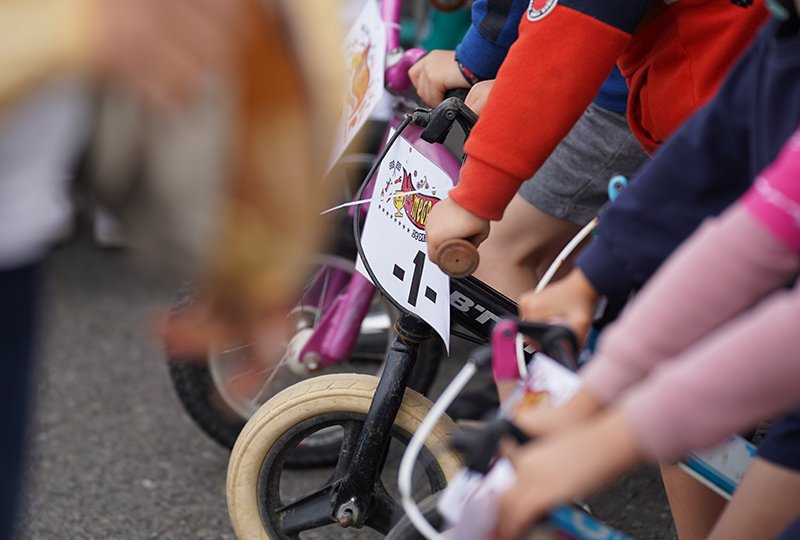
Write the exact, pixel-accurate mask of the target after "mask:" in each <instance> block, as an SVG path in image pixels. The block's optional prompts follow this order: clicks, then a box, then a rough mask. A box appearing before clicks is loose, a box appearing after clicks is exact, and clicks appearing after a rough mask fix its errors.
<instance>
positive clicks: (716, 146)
mask: <svg viewBox="0 0 800 540" xmlns="http://www.w3.org/2000/svg"><path fill="white" fill-rule="evenodd" d="M762 37H763V36H762ZM762 44H763V43H762V41H761V40H759V41H757V42H756V44H755V45H754V46H753V47H751V48H750V49H749V50H748V52H747V53H745V55H744V57H743V58H742V59H741V60H740V61H739V63H738V64H737V65H736V67H735V68H734V70H733V71H732V72H731V74H730V75H729V76H728V78H727V79H726V81H725V83H724V85H723V87H722V88H721V89H720V92H719V93H718V94H717V96H716V97H715V98H714V100H713V101H711V102H710V103H709V104H708V105H706V106H705V107H704V108H702V109H701V110H700V111H698V112H697V113H696V114H695V115H694V116H692V117H691V118H690V119H689V120H688V121H687V122H686V124H684V125H683V127H681V128H680V129H679V130H678V131H677V132H676V133H675V135H673V136H672V137H671V138H670V139H669V140H668V141H667V143H665V144H664V146H663V147H662V148H661V149H660V150H659V151H658V152H657V153H656V155H655V156H654V157H653V159H652V160H651V161H650V162H649V163H648V164H647V165H645V166H644V168H643V169H642V170H641V172H640V173H639V174H638V175H637V176H636V178H635V180H634V181H633V182H631V184H630V186H629V187H628V188H627V189H626V190H625V191H623V192H622V193H621V194H620V196H619V197H618V198H617V200H616V201H614V203H613V204H611V205H609V206H608V207H607V208H606V209H605V210H604V211H603V212H602V213H601V215H600V225H599V227H598V233H599V234H598V238H596V239H595V241H594V242H592V244H591V245H590V246H589V247H588V248H587V249H586V250H585V251H584V252H583V253H582V254H581V256H580V257H579V258H578V267H579V268H580V269H581V271H582V272H583V273H584V275H585V276H586V277H587V279H588V280H589V282H590V283H592V285H593V286H594V287H595V289H596V290H597V291H598V293H600V294H603V295H606V296H609V297H611V298H616V297H621V296H624V295H627V294H628V293H629V292H630V291H632V290H635V289H638V288H639V287H641V286H642V285H643V284H644V283H645V282H646V281H647V280H648V279H649V278H650V276H651V275H652V274H653V273H654V272H655V271H656V270H657V269H658V267H659V266H660V265H661V263H662V262H663V261H664V260H665V259H666V258H667V257H668V256H669V255H670V253H672V251H673V250H674V249H675V248H676V247H678V245H679V244H681V243H682V242H683V241H684V240H685V239H686V238H687V237H688V236H689V235H691V234H692V232H693V231H694V230H695V229H696V228H697V227H698V226H699V225H700V223H701V222H702V221H703V220H704V219H705V218H707V217H709V216H712V215H716V214H718V213H720V212H722V211H723V210H724V209H725V208H726V207H728V206H729V205H731V204H732V203H733V202H734V201H735V200H736V199H737V198H739V197H740V196H741V195H742V194H743V193H744V192H745V191H746V190H747V188H748V187H749V186H750V184H751V182H752V179H753V177H752V170H753V167H752V164H751V161H752V155H753V149H752V148H751V137H750V127H749V126H750V124H751V121H752V115H753V114H754V105H753V102H754V101H756V100H757V96H756V92H755V90H754V89H755V88H756V87H757V84H758V73H759V64H760V63H761V62H760V56H759V53H758V51H757V49H758V48H759V45H762Z"/></svg>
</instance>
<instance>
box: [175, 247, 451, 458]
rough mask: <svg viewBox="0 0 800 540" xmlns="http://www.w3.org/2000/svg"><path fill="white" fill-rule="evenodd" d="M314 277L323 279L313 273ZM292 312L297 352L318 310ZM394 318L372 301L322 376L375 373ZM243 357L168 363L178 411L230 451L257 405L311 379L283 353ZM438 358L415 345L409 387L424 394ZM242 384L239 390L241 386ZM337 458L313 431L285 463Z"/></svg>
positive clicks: (342, 265) (245, 349) (322, 262)
mask: <svg viewBox="0 0 800 540" xmlns="http://www.w3.org/2000/svg"><path fill="white" fill-rule="evenodd" d="M316 263H317V265H318V266H320V267H327V268H334V269H339V270H346V271H347V272H349V273H352V271H353V263H352V262H351V261H350V260H348V259H345V258H343V257H341V256H339V255H321V256H319V257H318V258H317V261H316ZM315 277H316V279H324V276H320V275H319V273H318V274H316V275H315ZM188 305H191V296H190V295H189V294H188V293H185V294H183V295H180V296H179V299H178V301H177V302H176V305H175V309H176V310H180V309H186V307H187V306H188ZM298 309H299V311H300V314H299V315H300V316H301V317H302V318H303V320H304V322H303V324H300V325H298V327H297V328H298V330H297V333H296V334H295V335H294V336H293V337H292V340H291V341H290V342H289V344H291V347H293V350H294V351H296V352H299V351H300V349H301V348H302V346H303V344H304V340H308V338H309V337H310V335H311V330H312V329H313V327H314V325H315V324H316V322H318V320H319V316H320V310H319V308H318V306H313V305H304V306H302V307H300V308H296V310H295V311H297V310H298ZM394 318H395V315H394V312H393V309H392V308H391V306H390V305H389V304H388V303H387V302H385V301H384V300H382V299H380V298H376V300H375V301H374V302H373V305H372V307H371V308H370V311H369V313H368V314H367V316H366V317H365V319H364V321H363V322H362V325H361V333H360V335H359V339H358V342H357V343H356V347H355V350H354V351H353V356H352V357H351V358H350V359H348V360H346V361H344V362H340V363H337V364H334V365H332V366H330V367H328V368H327V369H326V370H325V373H368V374H377V373H380V370H381V369H382V368H383V362H384V360H385V358H386V351H387V350H388V347H389V345H390V344H391V340H392V338H393V335H394V334H393V330H392V326H393V323H394ZM289 344H285V345H286V346H289ZM249 353H250V348H249V346H248V345H246V344H243V345H241V346H233V347H228V348H226V349H224V350H220V349H212V350H209V352H208V354H207V355H206V357H205V358H193V359H187V358H179V357H170V358H169V359H168V365H169V373H170V377H171V379H172V383H173V386H174V388H175V391H176V393H177V395H178V398H179V399H180V401H181V404H182V405H183V407H184V409H185V410H186V412H187V413H188V414H189V416H190V417H191V418H192V419H193V420H194V422H195V423H196V424H197V425H198V426H199V427H200V428H201V429H202V430H203V431H204V432H205V433H206V434H207V435H208V436H209V437H211V438H212V439H214V440H215V441H217V442H218V443H220V444H221V445H222V446H225V447H227V448H232V447H233V444H234V443H235V442H236V438H237V437H238V435H239V432H240V431H241V429H242V428H243V427H244V425H245V423H246V422H247V420H248V419H249V418H250V417H251V416H252V415H253V414H255V412H256V411H257V410H258V409H259V407H260V406H261V405H263V404H264V403H265V402H266V401H267V400H269V399H270V398H272V397H273V396H274V395H275V394H277V393H278V392H280V391H281V390H283V389H284V388H287V387H289V386H291V385H293V384H295V383H297V382H300V381H302V380H304V379H305V378H307V377H311V376H313V374H306V375H300V374H297V373H295V372H294V371H293V370H292V369H290V366H289V362H291V361H296V359H295V358H291V355H286V356H285V357H284V360H285V361H282V362H281V363H280V364H278V365H277V366H275V367H274V369H270V370H265V369H263V368H262V367H261V366H260V364H259V363H258V362H257V361H253V359H252V358H251V357H250V355H249ZM441 355H442V345H441V342H440V341H439V340H438V339H432V340H429V341H428V342H426V343H424V344H423V345H422V346H421V348H420V352H419V356H418V358H417V363H416V365H415V366H414V370H413V371H412V372H411V378H410V381H409V386H410V387H411V388H413V389H415V390H417V391H419V392H422V393H425V392H427V391H428V389H429V388H430V386H431V384H432V383H433V380H434V379H435V377H436V373H437V371H438V367H439V361H440V358H441ZM242 380H246V381H247V385H248V388H247V389H246V390H245V391H243V389H242V387H241V382H242ZM237 385H238V386H237ZM234 387H236V388H235V389H234ZM337 456H338V441H337V439H336V436H332V435H330V434H328V435H326V434H324V433H318V434H316V435H315V436H313V437H309V438H308V440H306V441H304V442H303V444H302V445H301V446H299V447H298V448H297V452H296V453H295V454H293V455H292V456H291V457H290V459H289V462H288V464H289V466H294V467H310V466H317V465H324V464H326V463H329V462H331V461H335V460H336V457H337Z"/></svg>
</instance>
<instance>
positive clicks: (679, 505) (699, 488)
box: [661, 463, 755, 540]
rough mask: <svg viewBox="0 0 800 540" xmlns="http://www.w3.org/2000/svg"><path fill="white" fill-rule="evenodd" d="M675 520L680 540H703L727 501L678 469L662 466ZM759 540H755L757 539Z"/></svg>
mask: <svg viewBox="0 0 800 540" xmlns="http://www.w3.org/2000/svg"><path fill="white" fill-rule="evenodd" d="M661 478H662V479H663V481H664V488H665V489H666V491H667V498H668V499H669V506H670V509H671V510H672V519H673V520H674V521H675V530H676V531H677V533H678V538H679V539H680V540H703V539H705V538H707V537H708V533H709V532H710V531H711V529H712V528H713V527H714V523H716V521H717V518H719V515H720V513H722V510H723V509H724V508H725V504H726V501H725V499H723V498H722V497H720V496H719V495H717V494H716V493H714V492H713V491H711V490H710V489H708V488H707V487H705V486H704V485H703V484H701V483H700V482H698V481H697V480H695V479H694V478H692V477H690V476H689V475H687V474H686V473H684V472H683V471H682V470H680V469H679V468H678V467H677V466H676V465H669V464H667V463H662V464H661ZM754 538H755V537H754Z"/></svg>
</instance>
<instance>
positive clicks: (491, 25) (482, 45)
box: [456, 0, 628, 113]
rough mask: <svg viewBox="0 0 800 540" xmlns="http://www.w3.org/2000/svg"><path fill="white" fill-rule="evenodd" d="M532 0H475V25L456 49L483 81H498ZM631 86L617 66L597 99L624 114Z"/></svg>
mask: <svg viewBox="0 0 800 540" xmlns="http://www.w3.org/2000/svg"><path fill="white" fill-rule="evenodd" d="M528 3H529V0H475V1H474V2H473V3H472V25H471V26H470V27H469V30H467V33H466V34H465V35H464V38H463V39H462V40H461V43H460V44H459V45H458V47H456V58H457V59H458V61H459V62H461V63H462V64H464V65H465V66H466V67H467V69H469V70H470V71H471V72H472V73H474V74H475V75H476V76H478V77H479V78H481V79H494V78H495V76H496V75H497V70H498V69H500V64H502V63H503V59H504V58H505V57H506V54H507V53H508V49H509V47H511V45H512V44H513V43H514V41H516V39H517V34H518V32H519V23H520V20H521V19H522V17H523V15H524V14H525V10H526V9H527V8H528ZM627 101H628V86H627V84H626V83H625V78H624V77H623V76H622V74H621V73H620V72H619V69H617V67H616V66H614V69H613V70H612V71H611V74H610V75H609V77H608V79H606V82H605V83H603V86H602V87H601V88H600V91H599V92H598V93H597V97H596V98H595V101H594V102H595V104H597V105H598V106H600V107H603V108H604V109H608V110H611V111H615V112H618V113H624V112H625V111H626V109H627V105H628V104H627Z"/></svg>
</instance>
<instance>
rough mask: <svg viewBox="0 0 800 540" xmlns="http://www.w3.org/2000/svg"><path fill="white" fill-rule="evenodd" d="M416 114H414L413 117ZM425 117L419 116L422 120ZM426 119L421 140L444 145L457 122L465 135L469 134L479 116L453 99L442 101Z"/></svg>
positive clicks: (459, 101) (456, 99)
mask: <svg viewBox="0 0 800 540" xmlns="http://www.w3.org/2000/svg"><path fill="white" fill-rule="evenodd" d="M416 112H417V111H415V112H414V114H415V113H416ZM414 114H412V117H413V116H414ZM423 117H424V115H419V118H420V120H422V119H423ZM424 119H425V120H426V125H425V128H424V129H423V130H422V133H421V134H420V138H421V139H422V140H424V141H426V142H429V143H443V142H444V140H445V138H446V137H447V134H448V133H449V132H450V129H451V128H452V127H453V124H454V123H455V122H458V124H459V125H460V126H461V129H463V130H464V133H467V134H469V132H470V131H471V130H472V127H473V126H474V125H475V122H477V121H478V115H477V114H475V113H474V112H472V110H471V109H470V108H469V107H467V106H466V105H465V104H464V102H463V101H462V100H460V99H458V98H457V97H451V98H447V99H445V100H444V101H442V102H441V103H440V104H439V106H438V107H436V108H435V109H433V110H432V111H430V113H429V114H428V115H427V117H425V118H424ZM417 125H420V124H417Z"/></svg>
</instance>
